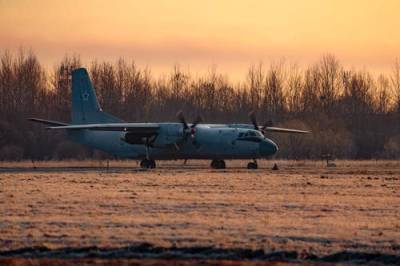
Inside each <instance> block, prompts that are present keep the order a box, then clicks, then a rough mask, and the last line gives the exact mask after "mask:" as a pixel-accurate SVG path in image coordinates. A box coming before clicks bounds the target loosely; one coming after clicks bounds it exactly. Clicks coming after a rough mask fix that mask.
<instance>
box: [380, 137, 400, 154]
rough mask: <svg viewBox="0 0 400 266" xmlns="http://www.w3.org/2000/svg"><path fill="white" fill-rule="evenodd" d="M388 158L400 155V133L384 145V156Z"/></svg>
mask: <svg viewBox="0 0 400 266" xmlns="http://www.w3.org/2000/svg"><path fill="white" fill-rule="evenodd" d="M382 157H386V158H391V159H394V158H399V157H400V135H397V136H394V137H392V138H390V139H389V140H388V141H387V142H386V143H385V146H384V152H383V156H382Z"/></svg>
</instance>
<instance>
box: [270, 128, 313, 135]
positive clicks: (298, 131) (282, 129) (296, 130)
mask: <svg viewBox="0 0 400 266" xmlns="http://www.w3.org/2000/svg"><path fill="white" fill-rule="evenodd" d="M263 131H270V132H278V133H294V134H309V133H311V132H310V131H306V130H299V129H290V128H281V127H265V128H264V129H263Z"/></svg>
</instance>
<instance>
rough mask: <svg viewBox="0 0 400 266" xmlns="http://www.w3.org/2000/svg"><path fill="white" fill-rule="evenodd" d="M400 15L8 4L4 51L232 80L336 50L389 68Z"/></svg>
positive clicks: (256, 5) (213, 4)
mask: <svg viewBox="0 0 400 266" xmlns="http://www.w3.org/2000/svg"><path fill="white" fill-rule="evenodd" d="M399 14H400V1H398V0H393V1H392V0H380V1H378V0H368V1H366V0H353V1H351V0H347V1H344V0H343V1H342V0H304V1H300V0H279V1H277V0H273V1H267V0H264V1H263V0H259V1H256V0H247V1H233V0H219V1H218V0H213V1H205V0H202V1H191V0H182V1H177V0H168V1H130V0H126V1H122V0H121V1H119V0H113V1H109V0H108V1H101V0H98V1H90V0H86V1H80V0H64V1H58V0H43V1H39V0H37V1H34V0H32V1H27V0H25V1H23V0H0V50H3V49H6V48H7V49H16V48H18V47H20V46H23V47H28V48H29V47H31V48H32V49H33V50H34V51H35V52H36V53H37V54H38V56H39V58H40V59H41V61H43V62H44V63H45V64H46V65H47V66H49V67H52V65H53V64H54V63H55V62H58V61H59V60H60V59H61V58H62V57H63V56H64V55H65V54H67V53H68V54H72V53H78V54H80V55H81V57H82V59H83V60H84V62H90V60H92V59H94V58H98V59H107V60H114V59H117V58H118V57H120V56H123V57H125V58H128V59H134V60H135V61H136V62H137V63H138V64H139V65H140V66H149V67H150V68H151V69H152V70H153V72H155V73H156V74H159V73H168V72H169V71H170V70H171V69H172V66H173V65H174V64H176V63H179V64H180V65H181V66H182V67H184V68H190V70H191V71H192V72H196V73H199V74H202V73H204V72H206V71H207V70H208V69H209V68H210V66H213V65H215V66H217V69H218V70H219V72H222V73H227V74H228V75H229V76H230V77H231V78H233V79H243V78H244V77H245V74H246V71H247V68H248V67H249V66H250V65H251V64H256V63H258V62H260V61H263V62H264V63H269V62H272V61H278V60H280V59H282V58H284V59H285V60H286V61H287V62H290V63H298V64H299V65H308V64H310V63H312V62H315V61H316V60H318V58H320V56H321V55H323V54H324V53H332V54H334V55H336V56H337V57H338V58H339V60H340V61H341V62H342V63H343V64H344V65H345V66H349V67H356V68H367V69H370V70H372V71H380V72H381V71H382V72H387V71H390V69H391V67H392V65H393V63H394V60H395V58H396V57H400V15H399Z"/></svg>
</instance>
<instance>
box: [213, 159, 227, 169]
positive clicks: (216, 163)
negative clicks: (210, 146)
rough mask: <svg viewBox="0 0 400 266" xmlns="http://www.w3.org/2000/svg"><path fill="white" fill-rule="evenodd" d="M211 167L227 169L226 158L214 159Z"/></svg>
mask: <svg viewBox="0 0 400 266" xmlns="http://www.w3.org/2000/svg"><path fill="white" fill-rule="evenodd" d="M211 167H212V168H214V169H225V168H226V165H225V161H224V160H212V162H211Z"/></svg>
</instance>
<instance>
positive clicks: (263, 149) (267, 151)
mask: <svg viewBox="0 0 400 266" xmlns="http://www.w3.org/2000/svg"><path fill="white" fill-rule="evenodd" d="M277 151H278V146H277V145H276V144H275V143H274V142H273V141H272V140H270V139H264V140H263V141H261V142H260V155H261V156H263V157H268V156H271V155H274V154H275V153H276V152H277Z"/></svg>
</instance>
